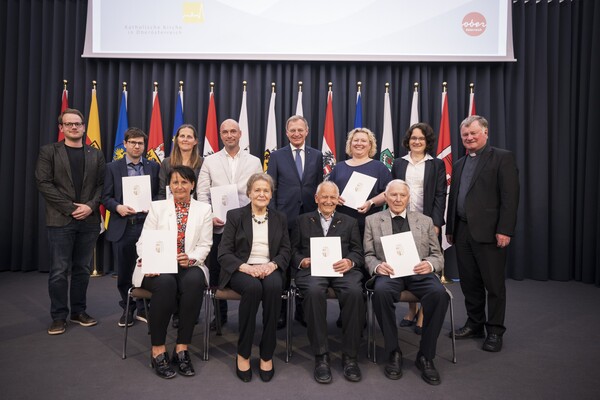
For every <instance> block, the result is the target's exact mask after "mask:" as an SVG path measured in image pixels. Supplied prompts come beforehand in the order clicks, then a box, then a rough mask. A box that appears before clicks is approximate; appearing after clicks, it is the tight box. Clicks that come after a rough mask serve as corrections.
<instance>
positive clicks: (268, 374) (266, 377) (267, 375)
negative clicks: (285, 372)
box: [258, 364, 275, 382]
mask: <svg viewBox="0 0 600 400" xmlns="http://www.w3.org/2000/svg"><path fill="white" fill-rule="evenodd" d="M258 375H259V376H260V380H261V381H263V382H269V381H270V380H271V379H273V375H275V364H273V367H272V368H271V369H270V370H269V371H266V370H264V369H262V368H260V367H259V368H258Z"/></svg>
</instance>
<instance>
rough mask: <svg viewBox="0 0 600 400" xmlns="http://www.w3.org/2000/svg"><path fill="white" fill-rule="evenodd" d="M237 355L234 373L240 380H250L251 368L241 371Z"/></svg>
mask: <svg viewBox="0 0 600 400" xmlns="http://www.w3.org/2000/svg"><path fill="white" fill-rule="evenodd" d="M237 361H238V360H237V355H236V356H235V374H236V375H237V377H238V378H240V379H241V380H242V382H250V381H251V380H252V368H248V369H247V370H246V371H241V370H240V369H239V367H238V362H237Z"/></svg>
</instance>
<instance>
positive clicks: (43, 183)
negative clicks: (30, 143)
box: [35, 140, 106, 229]
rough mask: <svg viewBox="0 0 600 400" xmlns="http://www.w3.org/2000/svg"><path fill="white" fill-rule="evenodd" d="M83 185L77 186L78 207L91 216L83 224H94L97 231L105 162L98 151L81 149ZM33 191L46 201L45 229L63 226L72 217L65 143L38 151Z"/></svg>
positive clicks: (72, 205)
mask: <svg viewBox="0 0 600 400" xmlns="http://www.w3.org/2000/svg"><path fill="white" fill-rule="evenodd" d="M83 147H84V150H83V154H84V160H85V161H84V163H85V165H84V170H83V184H82V186H81V199H80V201H81V203H83V204H86V205H88V206H89V207H90V208H91V209H92V213H91V214H90V215H89V216H88V217H87V218H86V219H85V222H88V223H93V224H98V229H100V212H99V209H98V206H99V205H100V196H101V194H102V185H103V184H104V168H105V166H106V161H104V155H103V154H102V152H100V150H98V149H96V148H94V147H92V146H88V145H84V146H83ZM35 179H36V182H37V187H38V190H39V191H40V193H41V194H42V196H43V197H44V199H45V200H46V225H47V226H65V225H67V224H69V223H70V222H71V221H72V220H73V217H72V216H71V213H72V212H73V211H75V209H76V208H77V207H76V206H75V205H74V204H73V202H74V201H75V187H74V186H73V178H72V176H71V165H70V164H69V156H68V155H67V150H66V149H65V141H64V140H61V141H60V142H57V143H50V144H47V145H45V146H43V147H42V148H41V149H40V155H39V157H38V160H37V164H36V167H35Z"/></svg>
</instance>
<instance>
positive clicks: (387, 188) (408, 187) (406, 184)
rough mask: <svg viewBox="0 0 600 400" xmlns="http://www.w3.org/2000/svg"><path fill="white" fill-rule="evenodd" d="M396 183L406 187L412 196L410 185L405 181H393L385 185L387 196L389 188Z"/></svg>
mask: <svg viewBox="0 0 600 400" xmlns="http://www.w3.org/2000/svg"><path fill="white" fill-rule="evenodd" d="M395 183H399V184H401V185H404V186H406V189H408V194H410V186H409V185H408V183H406V182H405V181H403V180H402V179H392V180H391V181H389V182H388V184H387V185H385V193H386V194H387V192H388V191H389V188H390V187H391V186H392V185H393V184H395Z"/></svg>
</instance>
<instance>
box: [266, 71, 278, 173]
mask: <svg viewBox="0 0 600 400" xmlns="http://www.w3.org/2000/svg"><path fill="white" fill-rule="evenodd" d="M275 96H276V95H275V82H273V83H271V100H270V101H269V114H268V117H267V138H266V140H265V152H264V159H263V171H265V172H267V167H268V166H269V157H270V156H271V153H272V152H274V151H275V150H277V120H276V119H275Z"/></svg>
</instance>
